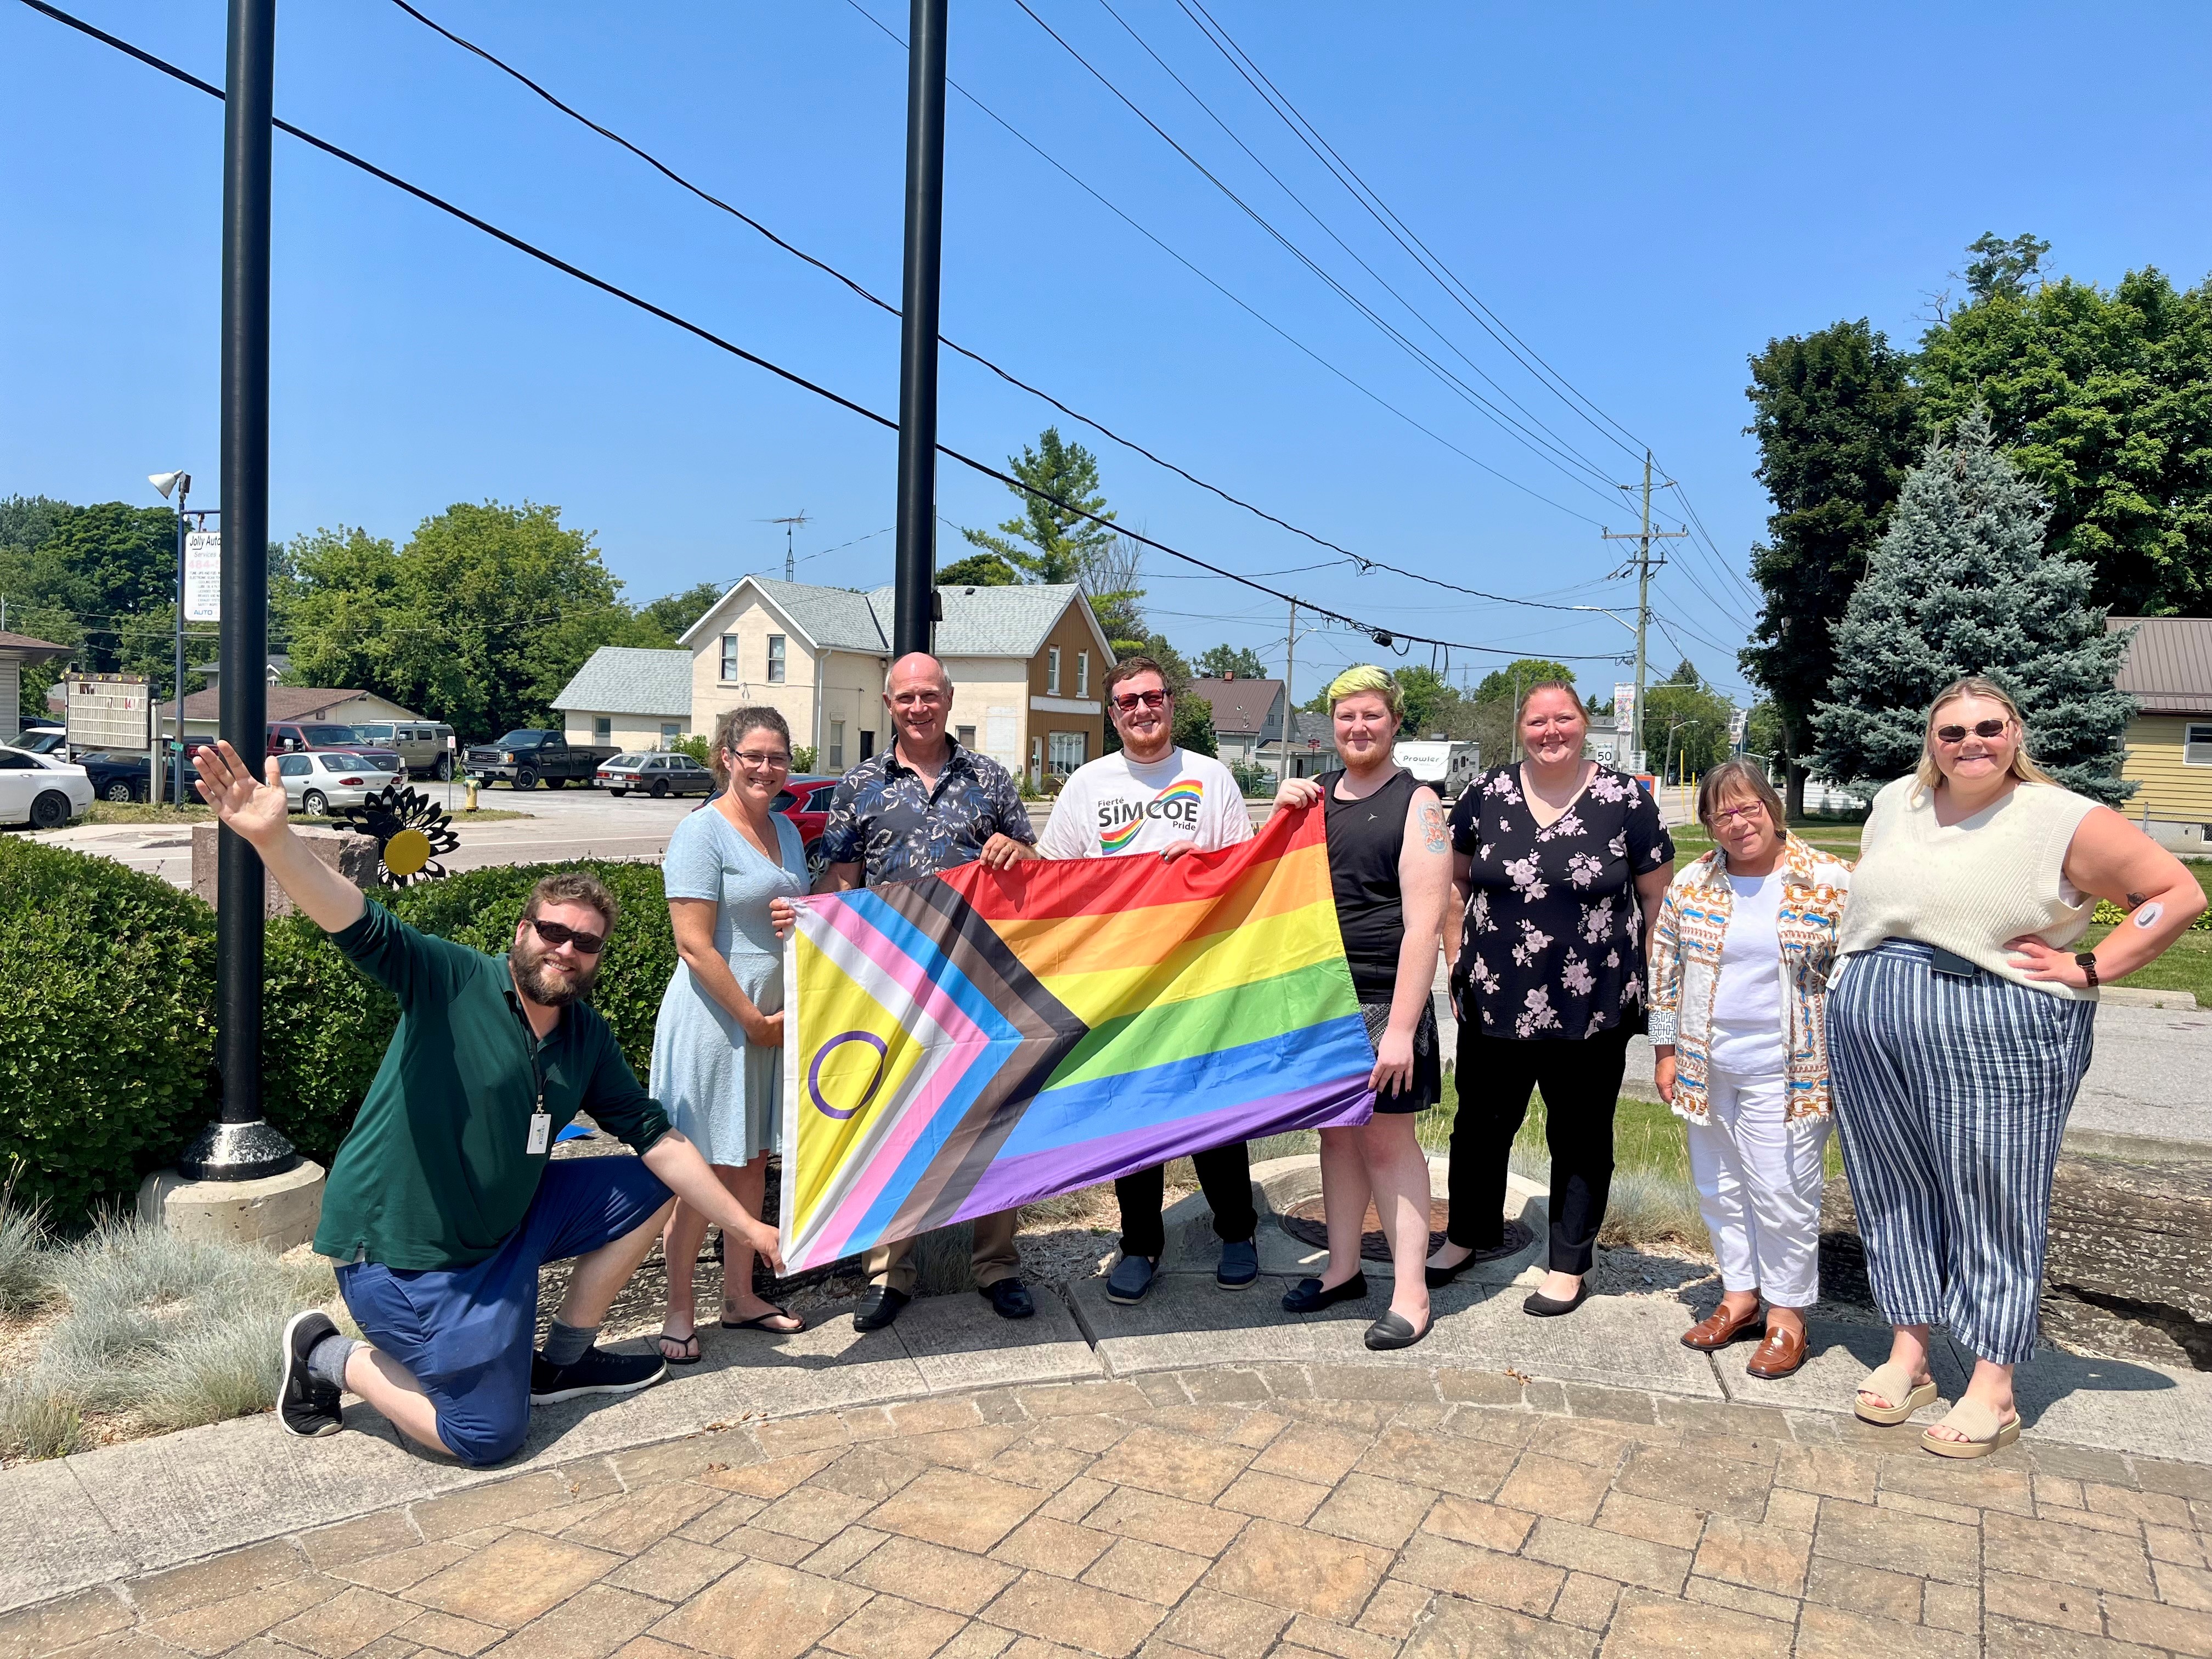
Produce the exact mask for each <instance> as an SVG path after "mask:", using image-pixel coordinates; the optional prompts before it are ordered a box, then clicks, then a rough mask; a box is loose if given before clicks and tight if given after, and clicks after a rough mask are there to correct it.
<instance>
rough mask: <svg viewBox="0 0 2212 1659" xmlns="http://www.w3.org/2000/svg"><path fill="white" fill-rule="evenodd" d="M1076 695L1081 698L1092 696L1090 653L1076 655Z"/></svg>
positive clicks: (1082, 652)
mask: <svg viewBox="0 0 2212 1659" xmlns="http://www.w3.org/2000/svg"><path fill="white" fill-rule="evenodd" d="M1075 695H1076V696H1079V697H1087V696H1090V695H1091V653H1089V652H1088V651H1079V652H1077V653H1075Z"/></svg>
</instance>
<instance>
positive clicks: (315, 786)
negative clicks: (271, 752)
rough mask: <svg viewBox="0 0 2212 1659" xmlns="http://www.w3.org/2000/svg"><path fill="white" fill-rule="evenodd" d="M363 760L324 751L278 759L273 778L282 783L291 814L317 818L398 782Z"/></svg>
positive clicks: (388, 773)
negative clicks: (300, 813) (277, 778)
mask: <svg viewBox="0 0 2212 1659" xmlns="http://www.w3.org/2000/svg"><path fill="white" fill-rule="evenodd" d="M393 764H394V772H386V771H384V770H383V769H381V768H379V767H377V766H374V765H373V764H371V763H368V761H365V760H363V759H362V757H360V756H359V755H349V754H345V753H343V752H340V751H337V750H328V749H315V750H309V751H308V752H307V753H306V754H304V755H279V756H277V757H276V775H277V776H278V777H279V778H281V779H282V780H283V784H284V799H286V801H288V802H289V803H290V805H291V808H292V810H293V811H295V812H304V813H306V814H307V816H308V817H311V818H319V817H323V816H324V815H325V813H327V812H328V811H330V810H331V808H332V807H333V806H358V805H361V804H362V802H363V801H365V800H367V799H368V798H369V797H370V796H371V795H373V794H375V793H377V792H378V791H380V790H381V789H383V788H384V787H386V786H387V785H389V784H392V783H397V782H398V781H399V779H398V777H397V776H396V775H395V772H396V770H397V761H396V759H395V761H394V763H393Z"/></svg>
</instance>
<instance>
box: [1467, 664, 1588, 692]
mask: <svg viewBox="0 0 2212 1659" xmlns="http://www.w3.org/2000/svg"><path fill="white" fill-rule="evenodd" d="M1545 680H1565V682H1566V683H1567V684H1569V685H1572V684H1574V683H1575V671H1574V670H1573V669H1571V668H1570V667H1568V666H1567V665H1566V664H1565V663H1563V662H1553V660H1552V659H1550V658H1549V657H1516V658H1515V659H1513V660H1512V661H1511V662H1510V663H1507V664H1506V665H1505V666H1504V667H1503V668H1493V669H1492V670H1491V671H1490V672H1489V673H1487V674H1485V675H1484V676H1483V677H1482V678H1480V680H1478V681H1476V682H1475V687H1474V701H1475V702H1498V700H1499V699H1500V698H1503V699H1504V701H1506V702H1519V701H1520V694H1521V693H1522V692H1523V691H1525V690H1528V688H1529V687H1530V686H1532V685H1536V684H1541V682H1543V681H1545Z"/></svg>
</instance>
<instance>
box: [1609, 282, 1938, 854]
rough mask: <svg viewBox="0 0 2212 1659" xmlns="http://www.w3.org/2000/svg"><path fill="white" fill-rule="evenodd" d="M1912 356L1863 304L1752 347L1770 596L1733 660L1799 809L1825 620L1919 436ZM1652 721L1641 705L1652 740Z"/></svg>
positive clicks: (1830, 669) (1849, 582) (1822, 683)
mask: <svg viewBox="0 0 2212 1659" xmlns="http://www.w3.org/2000/svg"><path fill="white" fill-rule="evenodd" d="M1907 368H1908V362H1907V359H1906V357H1905V355H1904V354H1903V353H1901V352H1899V351H1897V350H1895V349H1893V348H1892V347H1891V345H1890V343H1889V342H1888V340H1887V338H1886V337H1884V336H1883V335H1882V334H1881V332H1880V331H1878V330H1876V329H1875V328H1874V327H1872V326H1871V325H1869V323H1868V322H1867V320H1866V319H1864V318H1861V319H1859V320H1858V321H1857V322H1855V323H1851V322H1839V323H1836V324H1833V325H1830V326H1829V327H1827V328H1825V329H1822V330H1820V331H1819V332H1817V333H1814V334H1806V335H1797V336H1792V337H1789V338H1786V339H1776V340H1769V341H1768V342H1767V343H1766V349H1765V351H1763V352H1761V353H1759V355H1758V356H1755V357H1753V358H1752V359H1751V385H1750V386H1748V387H1747V388H1746V390H1745V395H1746V396H1747V397H1748V398H1750V399H1751V404H1752V409H1753V419H1752V424H1751V426H1750V428H1748V429H1749V430H1750V431H1751V432H1752V433H1753V434H1754V435H1756V436H1757V437H1758V440H1759V469H1758V476H1759V482H1760V483H1763V484H1764V485H1765V486H1766V493H1767V495H1769V497H1771V499H1772V501H1773V502H1774V512H1773V513H1772V514H1771V516H1770V517H1769V518H1768V519H1767V520H1766V541H1765V544H1762V545H1760V546H1757V547H1754V548H1753V549H1752V550H1751V574H1752V580H1754V581H1755V582H1757V583H1758V584H1759V588H1760V590H1761V592H1762V593H1763V595H1764V603H1763V604H1762V605H1761V606H1760V608H1759V621H1758V623H1757V625H1756V627H1755V628H1754V629H1753V635H1752V637H1753V641H1754V642H1753V644H1752V645H1751V646H1750V647H1748V648H1747V649H1746V650H1745V651H1744V652H1743V653H1742V654H1741V657H1740V658H1739V659H1738V661H1739V662H1740V663H1741V665H1742V667H1743V671H1744V672H1745V673H1746V674H1747V676H1749V677H1750V678H1751V681H1752V683H1753V684H1755V685H1757V686H1758V687H1759V688H1760V690H1764V691H1765V693H1766V694H1767V698H1768V701H1769V702H1771V704H1772V705H1773V708H1774V712H1775V716H1776V719H1777V720H1778V722H1779V725H1780V730H1781V758H1780V761H1779V763H1778V766H1779V767H1780V768H1782V769H1786V776H1787V779H1788V782H1787V784H1786V786H1785V789H1786V793H1787V795H1788V805H1789V808H1790V814H1791V815H1792V816H1793V817H1795V816H1798V815H1800V814H1802V812H1803V811H1804V805H1805V774H1806V757H1807V756H1808V754H1809V753H1810V751H1811V749H1812V718H1813V708H1814V704H1815V703H1816V702H1819V701H1820V699H1821V698H1823V697H1825V696H1827V695H1828V684H1829V682H1830V681H1831V680H1832V679H1833V678H1835V667H1836V659H1835V653H1834V648H1833V647H1832V643H1831V641H1830V637H1829V635H1830V630H1831V629H1832V628H1833V627H1834V625H1835V624H1836V623H1838V621H1840V620H1841V619H1842V617H1843V615H1844V608H1845V607H1846V606H1847V605H1849V604H1850V598H1851V591H1852V589H1853V588H1855V587H1856V586H1857V585H1858V580H1859V577H1860V576H1861V574H1863V573H1864V571H1865V569H1866V562H1867V556H1868V555H1869V553H1870V552H1871V551H1872V550H1873V549H1874V544H1875V542H1876V541H1878V540H1879V539H1880V538H1881V532H1882V527H1883V526H1884V525H1885V524H1886V523H1887V520H1888V515H1889V511H1890V507H1891V506H1892V504H1893V502H1894V501H1896V499H1897V492H1898V488H1899V485H1900V484H1901V483H1903V482H1904V479H1905V468H1906V467H1907V466H1908V465H1910V464H1911V459H1912V456H1913V453H1914V451H1915V449H1916V447H1917V444H1918V442H1919V432H1920V426H1919V422H1920V415H1919V399H1918V396H1917V393H1916V392H1915V391H1914V389H1913V387H1912V386H1911V384H1910V382H1909V380H1908V379H1907V374H1906V371H1907ZM1651 729H1652V728H1651V722H1650V714H1649V712H1648V711H1647V713H1646V715H1645V719H1644V730H1645V733H1646V737H1647V740H1648V738H1649V737H1650V732H1651ZM1661 729H1662V731H1663V730H1664V728H1663V727H1662V728H1661Z"/></svg>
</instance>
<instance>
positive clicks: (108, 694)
mask: <svg viewBox="0 0 2212 1659" xmlns="http://www.w3.org/2000/svg"><path fill="white" fill-rule="evenodd" d="M64 684H65V687H66V694H67V696H68V698H69V745H70V750H71V751H72V752H75V751H78V750H85V751H90V750H102V749H114V750H122V751H124V752H125V753H131V752H135V751H140V750H144V749H145V748H146V746H147V744H148V743H149V741H150V738H149V728H148V721H147V715H148V711H149V709H150V708H152V706H153V699H152V697H151V696H149V695H148V688H147V685H146V682H145V681H144V680H143V678H140V677H139V676H137V675H135V674H129V675H126V674H71V675H70V676H69V677H68V678H67V680H66V681H65V682H64Z"/></svg>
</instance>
